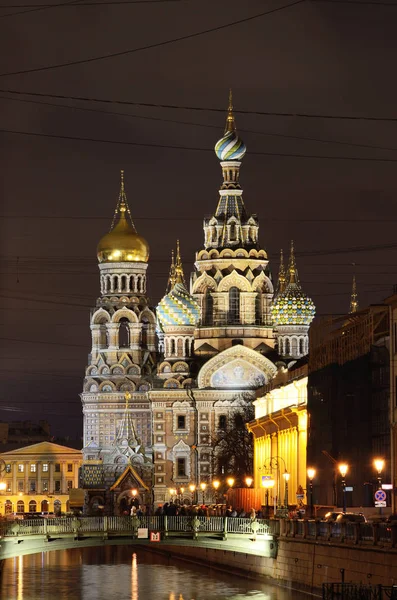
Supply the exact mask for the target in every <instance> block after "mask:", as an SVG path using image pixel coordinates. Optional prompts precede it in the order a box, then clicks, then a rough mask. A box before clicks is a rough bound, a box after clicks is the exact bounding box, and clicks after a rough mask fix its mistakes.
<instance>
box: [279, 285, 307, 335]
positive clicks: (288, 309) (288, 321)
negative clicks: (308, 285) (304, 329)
mask: <svg viewBox="0 0 397 600" xmlns="http://www.w3.org/2000/svg"><path fill="white" fill-rule="evenodd" d="M271 312H272V317H273V321H274V324H275V325H276V326H277V325H310V323H311V322H312V321H313V319H314V315H315V313H316V307H315V306H314V303H313V300H312V299H311V298H309V297H308V296H306V294H305V293H304V292H303V291H302V289H301V288H300V286H298V285H297V284H296V283H291V284H289V285H288V286H287V288H286V290H285V291H284V292H282V293H281V294H279V295H278V296H277V297H276V298H275V300H274V303H273V306H272V308H271Z"/></svg>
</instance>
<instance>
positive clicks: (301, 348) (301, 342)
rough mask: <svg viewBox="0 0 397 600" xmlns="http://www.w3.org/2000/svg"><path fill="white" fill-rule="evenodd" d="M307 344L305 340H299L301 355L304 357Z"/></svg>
mask: <svg viewBox="0 0 397 600" xmlns="http://www.w3.org/2000/svg"><path fill="white" fill-rule="evenodd" d="M304 346H305V344H304V339H303V338H301V339H300V340H299V354H300V355H302V356H303V354H304V353H305V347H304Z"/></svg>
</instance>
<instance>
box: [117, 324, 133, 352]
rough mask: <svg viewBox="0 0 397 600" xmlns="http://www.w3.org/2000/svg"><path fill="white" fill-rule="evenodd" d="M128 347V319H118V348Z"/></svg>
mask: <svg viewBox="0 0 397 600" xmlns="http://www.w3.org/2000/svg"><path fill="white" fill-rule="evenodd" d="M129 345H130V330H129V327H128V319H126V318H125V317H123V318H122V319H120V325H119V348H129Z"/></svg>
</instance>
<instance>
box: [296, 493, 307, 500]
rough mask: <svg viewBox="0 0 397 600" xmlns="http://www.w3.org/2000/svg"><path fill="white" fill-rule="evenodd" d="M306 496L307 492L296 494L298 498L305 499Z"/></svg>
mask: <svg viewBox="0 0 397 600" xmlns="http://www.w3.org/2000/svg"><path fill="white" fill-rule="evenodd" d="M304 497H305V494H296V499H297V500H303V498H304Z"/></svg>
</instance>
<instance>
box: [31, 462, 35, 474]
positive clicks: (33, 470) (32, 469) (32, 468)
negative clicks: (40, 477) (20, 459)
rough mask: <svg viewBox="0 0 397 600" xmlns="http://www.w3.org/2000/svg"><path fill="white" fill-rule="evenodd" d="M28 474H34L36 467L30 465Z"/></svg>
mask: <svg viewBox="0 0 397 600" xmlns="http://www.w3.org/2000/svg"><path fill="white" fill-rule="evenodd" d="M30 472H31V473H36V465H35V464H31V465H30Z"/></svg>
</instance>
